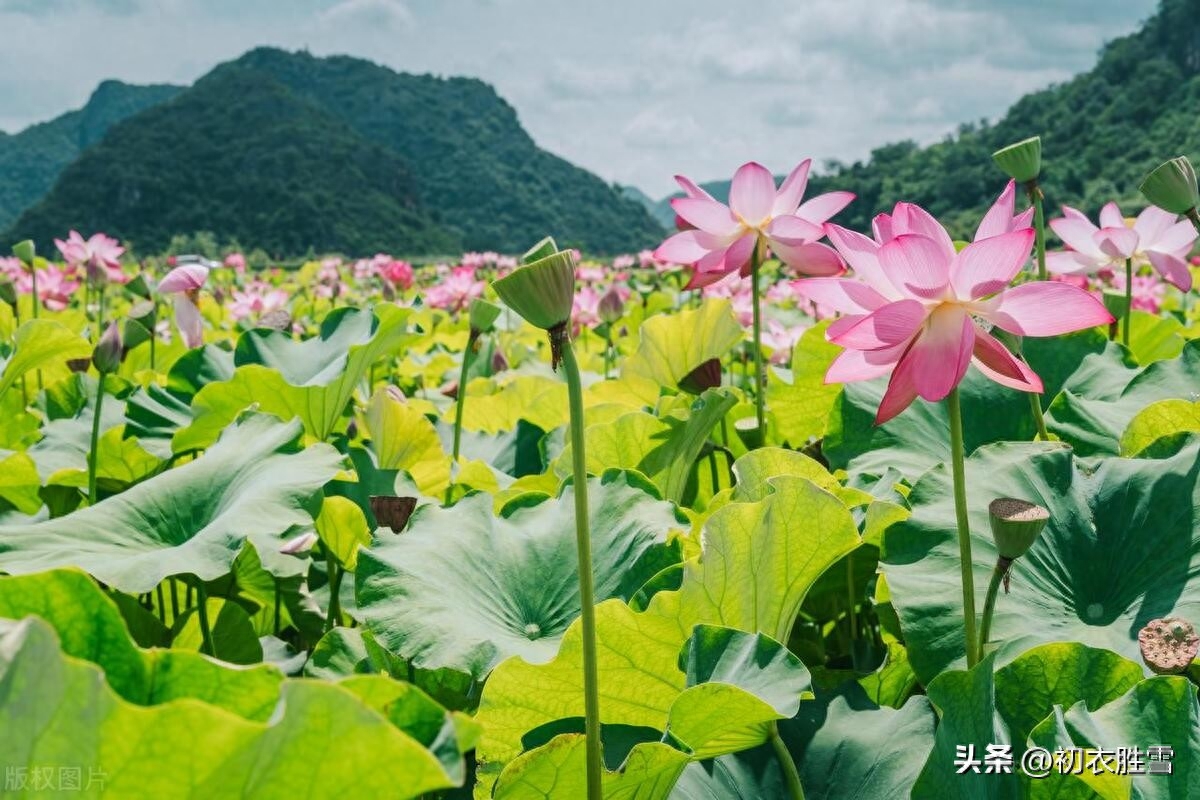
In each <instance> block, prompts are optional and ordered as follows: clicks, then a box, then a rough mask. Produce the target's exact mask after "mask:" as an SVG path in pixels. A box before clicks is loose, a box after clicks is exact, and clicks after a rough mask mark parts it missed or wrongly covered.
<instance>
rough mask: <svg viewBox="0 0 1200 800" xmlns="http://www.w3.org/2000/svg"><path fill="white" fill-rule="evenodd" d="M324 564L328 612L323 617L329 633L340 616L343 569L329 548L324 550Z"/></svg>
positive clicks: (326, 630)
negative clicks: (327, 586) (327, 585)
mask: <svg viewBox="0 0 1200 800" xmlns="http://www.w3.org/2000/svg"><path fill="white" fill-rule="evenodd" d="M325 566H326V571H327V573H328V575H329V614H328V615H327V616H326V617H325V632H326V633H329V632H330V631H331V630H333V629H334V626H336V625H337V624H338V622H339V621H340V620H341V617H342V594H341V593H342V574H343V570H342V568H341V566H340V565H339V564H338V562H337V559H335V558H334V557H333V553H332V552H330V551H329V550H326V551H325Z"/></svg>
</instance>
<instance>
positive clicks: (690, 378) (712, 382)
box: [679, 358, 721, 394]
mask: <svg viewBox="0 0 1200 800" xmlns="http://www.w3.org/2000/svg"><path fill="white" fill-rule="evenodd" d="M720 385H721V359H719V358H710V359H709V360H708V361H705V362H704V363H703V364H701V365H700V366H698V367H696V368H695V369H694V370H692V371H691V372H689V373H688V374H687V375H684V376H683V378H682V379H680V381H679V388H680V389H682V390H683V391H685V392H688V393H689V394H701V393H702V392H704V390H705V389H715V388H716V387H718V386H720Z"/></svg>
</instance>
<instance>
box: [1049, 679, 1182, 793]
mask: <svg viewBox="0 0 1200 800" xmlns="http://www.w3.org/2000/svg"><path fill="white" fill-rule="evenodd" d="M1196 691H1197V690H1196V686H1195V684H1193V683H1191V682H1189V681H1188V680H1187V679H1186V678H1184V677H1181V676H1171V677H1167V676H1159V677H1154V678H1150V679H1149V680H1145V681H1142V682H1141V683H1139V684H1137V685H1136V686H1134V687H1133V689H1131V690H1130V691H1129V693H1128V694H1126V695H1124V696H1123V697H1121V698H1119V699H1117V700H1114V701H1113V702H1111V703H1109V704H1108V705H1105V706H1104V707H1103V708H1099V709H1094V710H1091V711H1089V710H1088V708H1087V706H1086V705H1085V704H1084V703H1082V702H1080V703H1076V704H1075V705H1073V706H1071V707H1070V708H1069V709H1067V710H1066V711H1063V709H1062V708H1055V709H1054V714H1053V715H1052V716H1050V717H1048V718H1047V719H1046V720H1044V721H1043V722H1042V723H1041V724H1039V725H1038V727H1037V728H1035V729H1034V730H1033V733H1032V734H1031V735H1030V737H1029V738H1030V741H1031V742H1033V743H1034V744H1036V745H1038V746H1040V747H1044V748H1046V749H1048V750H1050V751H1051V752H1054V751H1055V750H1057V749H1060V748H1061V749H1071V748H1083V749H1085V750H1090V751H1096V750H1099V749H1104V750H1106V751H1109V752H1108V754H1107V755H1106V758H1105V762H1106V763H1108V764H1109V765H1110V766H1111V767H1112V768H1113V770H1114V771H1113V772H1104V771H1102V772H1100V774H1098V775H1095V774H1093V773H1092V771H1091V770H1088V769H1083V770H1082V771H1081V774H1079V775H1074V774H1067V775H1060V774H1053V773H1052V774H1051V775H1049V776H1048V777H1047V778H1046V779H1044V780H1036V781H1032V782H1031V787H1030V788H1031V793H1030V797H1033V798H1037V799H1038V800H1040V799H1041V798H1051V797H1097V796H1099V797H1103V798H1105V800H1128V799H1129V798H1136V800H1191V798H1195V797H1200V703H1198V702H1197V696H1196ZM1156 746H1162V747H1166V748H1170V750H1171V751H1172V755H1171V756H1170V757H1169V758H1168V759H1166V760H1167V761H1168V762H1169V764H1170V770H1171V772H1170V774H1169V775H1167V774H1154V773H1151V772H1150V770H1151V769H1153V768H1155V767H1156V766H1157V767H1158V768H1161V767H1163V766H1164V765H1163V763H1162V762H1163V759H1162V758H1161V755H1160V756H1158V757H1155V756H1151V755H1150V754H1149V749H1150V748H1152V747H1156ZM1117 747H1124V748H1133V747H1137V748H1139V750H1140V752H1141V756H1142V760H1143V763H1142V765H1141V766H1142V768H1143V769H1144V770H1145V771H1146V774H1140V775H1132V776H1130V775H1119V774H1114V772H1115V771H1116V770H1117V768H1118V765H1119V763H1120V762H1118V761H1115V760H1114V759H1115V756H1114V754H1113V753H1112V752H1111V751H1112V750H1113V749H1114V748H1117ZM1160 753H1161V751H1160ZM1154 761H1158V764H1157V765H1154V764H1153V762H1154Z"/></svg>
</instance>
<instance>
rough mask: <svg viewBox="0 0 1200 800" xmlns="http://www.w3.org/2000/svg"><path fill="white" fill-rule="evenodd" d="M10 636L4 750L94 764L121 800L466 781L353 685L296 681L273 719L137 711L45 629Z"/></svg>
mask: <svg viewBox="0 0 1200 800" xmlns="http://www.w3.org/2000/svg"><path fill="white" fill-rule="evenodd" d="M2 629H3V630H4V633H3V634H0V752H4V753H6V754H7V757H8V758H10V759H11V762H12V763H15V764H67V765H73V764H80V765H88V767H89V769H90V770H94V771H93V772H92V773H91V774H92V775H93V776H100V777H99V778H98V779H99V780H102V781H103V791H104V792H105V793H106V794H110V795H112V796H114V797H179V796H187V797H205V798H225V797H229V798H240V797H282V796H292V795H294V794H296V793H303V794H304V795H305V796H306V797H314V798H315V797H329V798H335V797H344V796H345V790H346V789H345V787H346V786H349V785H353V786H354V787H355V791H361V792H365V793H367V794H371V795H375V796H380V797H385V796H386V797H402V798H411V797H416V796H419V795H420V794H422V793H424V792H428V791H433V790H436V789H443V788H448V787H450V786H453V785H455V783H456V781H455V778H454V776H452V775H450V774H448V773H447V771H446V768H445V767H444V766H443V764H442V763H441V762H440V761H439V759H438V757H437V756H435V755H434V754H433V753H431V752H430V751H429V750H427V749H426V748H425V747H424V746H422V744H421V743H420V742H418V741H417V740H416V739H414V738H412V737H411V736H409V735H408V734H407V733H405V732H404V731H402V730H401V729H400V728H399V727H398V726H397V725H395V724H394V723H393V722H391V721H390V720H389V719H388V718H387V717H385V716H383V715H382V714H381V713H380V712H379V711H376V710H374V709H373V708H371V707H370V706H369V705H368V704H366V703H364V702H363V701H361V700H359V699H358V697H357V696H356V694H354V693H353V692H351V691H348V690H347V689H345V688H342V687H339V686H336V685H331V684H326V683H322V682H318V681H285V682H284V683H283V684H282V686H281V689H280V693H279V700H278V703H277V705H276V708H275V711H274V713H273V714H272V715H271V716H270V718H269V719H267V720H265V721H257V720H247V719H244V718H242V717H239V716H237V715H234V714H231V713H229V712H228V711H225V710H223V709H220V708H217V707H215V706H211V705H207V704H205V703H199V702H196V701H194V700H183V701H170V702H166V703H162V704H159V705H155V706H151V707H142V706H136V705H132V704H130V703H128V702H126V701H125V700H123V699H121V698H120V697H119V696H118V695H117V694H115V693H114V692H113V690H112V688H110V687H109V685H108V684H107V683H105V681H104V673H103V671H102V670H101V669H100V668H99V667H97V666H96V665H94V664H91V663H88V662H84V661H79V660H77V659H75V658H71V657H69V656H65V655H64V654H63V653H62V652H61V651H60V650H59V647H58V642H57V640H56V638H55V636H54V632H53V631H52V630H51V629H50V628H49V627H48V626H47V625H46V623H45V622H42V621H41V620H38V619H37V618H35V617H29V618H27V619H25V620H24V621H22V622H19V623H15V624H14V623H6V624H4V625H3V628H2ZM393 713H394V712H393ZM389 716H391V714H389Z"/></svg>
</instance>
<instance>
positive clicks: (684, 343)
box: [621, 298, 745, 388]
mask: <svg viewBox="0 0 1200 800" xmlns="http://www.w3.org/2000/svg"><path fill="white" fill-rule="evenodd" d="M744 336H745V334H744V333H743V332H742V326H741V325H740V324H738V321H737V318H736V317H734V315H733V308H732V306H731V305H730V304H729V301H728V300H722V299H716V298H709V299H707V300H705V301H704V302H703V303H701V305H700V307H699V308H696V309H686V310H684V311H680V312H678V313H676V314H656V315H655V316H653V317H650V318H649V319H647V320H646V321H645V322H643V323H642V330H641V339H640V340H639V341H638V349H637V352H636V353H634V354H633V355H632V356H630V357H629V358H627V359H626V360H625V362H624V363H623V364H622V365H621V374H622V375H640V376H642V377H644V378H649V379H650V380H652V381H655V382H657V383H658V384H659V385H660V386H667V387H671V388H674V387H677V386H679V383H680V381H682V380H683V379H684V378H685V377H687V375H688V373H690V372H691V371H692V370H694V369H696V367H698V366H700V365H701V364H703V363H704V362H705V361H708V360H709V359H713V358H717V359H721V358H724V357H725V356H726V355H727V354H728V353H729V351H730V350H731V349H733V346H734V345H736V344H737V343H738V342H740V341H742V339H743V338H744Z"/></svg>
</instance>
